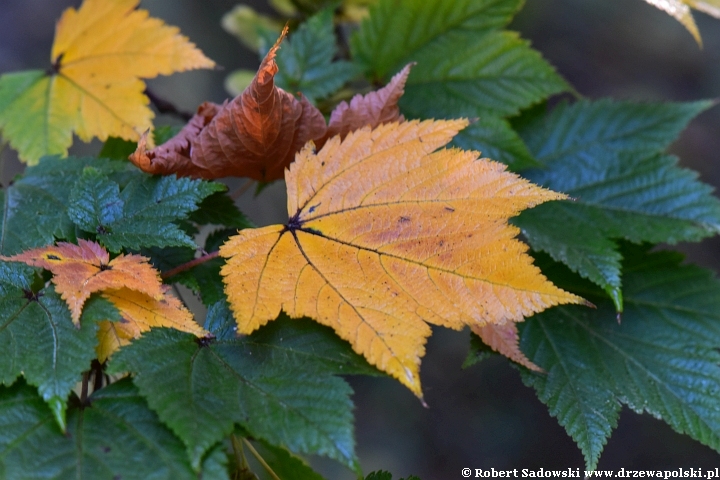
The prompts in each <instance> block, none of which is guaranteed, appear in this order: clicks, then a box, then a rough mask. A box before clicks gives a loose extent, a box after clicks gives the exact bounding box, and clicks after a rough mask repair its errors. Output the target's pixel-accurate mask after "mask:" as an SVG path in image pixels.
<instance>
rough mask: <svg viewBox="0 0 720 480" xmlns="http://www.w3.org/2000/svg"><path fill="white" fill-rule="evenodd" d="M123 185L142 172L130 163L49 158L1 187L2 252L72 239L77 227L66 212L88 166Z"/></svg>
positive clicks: (0, 224)
mask: <svg viewBox="0 0 720 480" xmlns="http://www.w3.org/2000/svg"><path fill="white" fill-rule="evenodd" d="M90 165H91V166H92V168H94V169H96V170H97V171H99V172H100V173H102V174H104V175H108V176H110V177H111V178H112V180H114V181H116V182H118V183H119V184H120V185H123V184H124V183H127V181H129V180H130V178H137V177H138V176H139V175H140V174H139V173H138V172H137V170H135V169H134V168H133V169H131V166H130V164H129V163H128V162H116V161H110V160H106V159H96V158H67V159H59V158H57V157H46V158H44V159H42V161H41V162H40V164H39V165H37V166H34V167H30V168H28V169H27V170H26V172H25V174H24V175H23V176H22V177H20V178H18V179H16V181H15V182H14V183H13V184H12V185H10V186H9V187H7V188H5V189H4V190H0V200H1V201H2V208H3V211H2V216H1V217H0V229H1V231H0V254H2V255H14V254H16V253H20V252H22V251H25V250H28V249H30V248H36V247H42V246H45V245H49V244H51V243H53V242H54V241H55V240H56V239H58V240H63V239H64V240H73V239H74V237H75V226H74V225H73V223H72V222H71V221H70V218H69V216H68V214H67V207H68V204H69V202H70V195H71V191H72V189H73V186H74V184H75V181H76V180H77V179H78V178H80V177H81V176H82V173H83V171H84V169H85V167H87V166H90Z"/></svg>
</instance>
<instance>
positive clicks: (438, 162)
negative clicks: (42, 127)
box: [2, 0, 584, 396]
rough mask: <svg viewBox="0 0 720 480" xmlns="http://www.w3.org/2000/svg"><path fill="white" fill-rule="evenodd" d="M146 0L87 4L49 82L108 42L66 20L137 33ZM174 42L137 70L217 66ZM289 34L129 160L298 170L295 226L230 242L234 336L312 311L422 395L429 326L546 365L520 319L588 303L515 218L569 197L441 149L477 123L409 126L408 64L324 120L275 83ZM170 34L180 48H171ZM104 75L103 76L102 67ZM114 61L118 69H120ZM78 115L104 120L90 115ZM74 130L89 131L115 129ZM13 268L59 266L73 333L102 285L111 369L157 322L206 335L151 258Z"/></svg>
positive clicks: (85, 245) (73, 256)
mask: <svg viewBox="0 0 720 480" xmlns="http://www.w3.org/2000/svg"><path fill="white" fill-rule="evenodd" d="M134 5H136V2H135V0H125V1H123V2H119V3H118V4H117V5H116V6H115V7H114V8H113V9H109V10H107V11H105V10H103V9H102V8H101V4H100V3H98V1H97V0H88V1H87V2H86V3H84V4H83V6H82V7H81V8H80V10H79V11H77V12H76V11H74V10H69V11H68V12H67V13H66V14H65V15H64V16H63V19H62V20H61V22H60V24H59V27H58V35H57V37H56V44H55V45H54V47H53V58H54V59H56V63H57V64H58V67H57V68H56V70H57V73H56V74H55V75H54V77H52V78H51V79H50V80H48V81H57V82H59V81H61V80H62V79H63V78H64V77H63V75H71V72H72V71H73V70H72V68H71V66H70V65H71V63H68V62H69V61H70V60H71V59H73V58H76V57H77V58H86V57H88V56H90V55H92V54H93V52H95V51H96V50H97V48H101V47H100V46H98V45H95V43H92V42H91V43H88V42H83V41H82V40H80V39H77V38H74V37H72V35H70V34H69V33H68V32H69V30H68V29H69V28H70V27H69V25H71V26H75V27H77V25H78V24H87V25H88V26H89V28H91V29H93V31H95V30H98V29H102V28H105V27H106V26H107V24H108V23H109V22H111V21H112V19H113V18H116V17H118V16H121V17H122V18H123V19H124V20H123V22H129V23H132V24H134V25H135V28H137V29H143V30H144V29H147V28H148V25H151V24H154V23H153V22H154V20H152V19H147V18H144V15H145V13H142V14H140V13H138V12H137V11H133V12H130V13H128V12H126V11H125V10H123V9H127V8H129V7H131V6H134ZM111 10H112V11H111ZM141 17H142V18H141ZM121 23H122V22H121ZM163 32H164V33H163ZM167 33H168V32H167V31H166V30H162V29H161V30H160V31H159V32H158V33H157V38H155V37H153V42H152V43H153V44H157V43H158V42H159V44H160V45H161V46H160V47H158V48H160V49H161V51H163V52H167V51H171V50H172V51H175V52H176V53H177V55H179V56H181V57H182V56H186V54H187V56H189V57H190V58H193V59H194V60H193V61H192V62H191V63H189V64H188V63H183V62H180V63H178V62H174V63H172V64H168V65H162V66H158V67H157V68H156V70H157V72H155V71H153V72H151V71H149V70H148V69H147V68H145V67H144V66H140V67H138V68H139V69H138V70H136V71H135V72H134V73H133V75H135V76H136V77H142V76H144V77H148V76H152V75H154V74H157V73H161V72H165V71H171V70H173V69H174V70H180V69H185V68H195V67H201V66H208V65H210V64H209V63H208V61H206V60H203V59H204V56H202V54H200V53H198V52H196V51H195V50H194V47H192V45H190V44H187V43H183V42H185V40H182V39H180V40H178V39H177V37H176V36H172V35H170V36H169V35H168V34H167ZM286 35H287V28H285V29H284V30H283V31H282V33H281V35H280V37H279V38H278V40H277V41H276V43H275V44H274V45H273V46H272V48H270V50H269V51H268V53H267V55H266V56H265V58H264V59H263V61H262V63H261V65H260V67H259V69H258V72H257V74H256V75H255V77H254V79H253V81H252V83H251V84H250V86H249V87H248V88H247V89H246V90H245V91H244V92H243V93H241V94H240V95H238V96H237V97H236V98H235V99H233V100H231V101H229V102H225V103H224V104H222V105H217V104H214V103H209V102H207V103H204V104H202V105H201V106H200V107H199V108H198V111H197V113H196V114H195V115H194V116H193V117H192V118H191V120H190V121H189V122H188V123H187V124H186V125H185V126H184V127H183V128H182V130H181V131H180V132H179V133H178V134H177V135H176V136H175V137H174V138H172V139H170V140H169V141H167V142H166V143H164V144H162V145H160V146H158V147H155V148H152V149H148V147H149V145H148V142H149V137H148V135H147V133H145V134H144V135H143V136H142V137H141V138H140V139H139V143H138V146H137V149H136V151H135V152H134V153H133V154H132V155H130V161H131V162H132V163H133V164H135V165H136V166H137V167H139V168H140V169H141V170H143V171H145V172H147V173H151V174H160V175H171V174H174V175H178V176H189V177H194V178H201V179H206V180H210V179H217V178H221V177H229V176H242V177H250V178H253V179H255V180H259V181H263V182H268V181H272V180H277V179H280V178H283V177H284V178H285V180H286V183H287V190H288V217H289V219H288V223H287V224H285V225H273V226H269V227H264V228H259V229H248V230H244V231H241V232H239V234H238V235H236V236H234V237H232V238H231V239H230V240H229V241H228V242H227V243H225V245H223V246H222V247H221V249H220V255H221V256H222V257H225V258H226V265H225V266H224V267H223V269H222V272H221V273H222V275H223V276H224V282H225V291H226V294H227V298H228V301H229V303H230V306H231V308H232V311H233V313H234V315H235V319H236V321H237V325H238V333H241V334H249V333H251V332H252V331H254V330H256V329H257V328H259V327H260V326H262V325H264V324H266V323H267V322H269V321H271V320H274V319H275V318H277V316H278V314H279V313H280V311H281V310H282V311H285V312H287V313H288V315H290V316H291V317H293V318H299V317H305V316H307V317H311V318H313V319H315V320H316V321H318V322H320V323H322V324H325V325H328V326H330V327H332V328H333V329H334V330H335V331H336V332H337V334H338V335H339V336H340V337H342V338H343V339H345V340H347V341H348V342H350V344H351V345H352V347H353V349H354V350H355V351H356V352H357V353H359V354H361V355H363V356H364V357H365V358H366V359H367V360H368V361H369V362H370V363H371V364H373V365H375V366H376V367H378V368H379V369H380V370H383V371H385V372H387V373H389V374H391V375H393V376H394V377H396V378H397V379H398V380H400V381H401V382H402V383H403V384H405V385H406V386H407V387H408V388H410V389H411V390H412V391H413V392H414V393H415V394H416V395H418V396H421V395H422V390H421V387H420V380H419V367H420V359H421V357H422V356H423V355H424V344H425V342H426V339H427V337H428V336H429V335H430V333H431V331H430V327H429V325H428V324H435V325H442V326H446V327H449V328H454V329H461V328H463V327H464V326H470V327H471V329H472V330H473V331H474V332H475V333H476V334H477V335H478V336H479V337H480V338H481V339H482V340H483V341H484V342H485V343H487V344H488V345H489V346H490V347H491V348H493V349H495V350H496V351H498V352H500V353H501V354H503V355H506V356H507V357H509V358H511V359H513V360H515V361H517V362H519V363H521V364H523V365H525V366H526V367H528V368H530V369H532V370H540V369H539V368H538V367H537V366H536V365H534V364H533V363H532V362H530V360H528V359H527V358H526V357H525V356H524V355H523V353H522V352H521V351H520V349H519V347H518V332H517V329H516V327H515V322H518V321H521V320H522V319H523V318H524V317H525V316H528V315H532V314H533V313H536V312H539V311H542V310H544V309H545V308H547V307H550V306H553V305H558V304H564V303H584V300H583V299H581V298H580V297H578V296H576V295H573V294H570V293H568V292H565V291H563V290H561V289H559V288H557V287H555V286H554V285H553V284H552V283H550V282H549V281H548V280H547V279H546V278H545V277H544V276H543V275H542V273H541V272H540V270H539V269H538V268H537V267H535V266H534V265H533V262H532V258H531V257H530V256H529V255H528V254H527V249H528V247H527V246H526V245H525V244H523V243H522V242H520V241H518V240H517V239H516V238H515V237H516V236H517V234H518V233H519V230H518V228H517V227H514V226H511V225H509V224H508V219H509V218H510V217H512V216H515V215H517V214H518V213H519V212H520V211H522V210H524V209H526V208H529V207H532V206H535V205H537V204H540V203H543V202H546V201H549V200H558V199H563V198H566V196H565V195H563V194H560V193H556V192H552V191H550V190H546V189H543V188H541V187H538V186H535V185H533V184H531V183H530V182H528V181H527V180H524V179H522V178H521V177H519V176H517V175H515V174H512V173H509V172H507V171H506V167H505V166H504V165H503V164H500V163H497V162H494V161H491V160H488V159H481V158H480V156H479V153H478V152H473V151H463V150H458V149H442V147H444V146H445V145H446V144H447V143H448V142H449V141H450V140H451V139H452V138H453V137H454V136H455V135H456V134H457V133H458V132H459V131H460V130H461V129H463V128H465V127H466V126H467V125H468V121H467V120H447V121H431V120H428V121H422V122H420V121H405V119H404V117H403V116H402V115H401V114H400V110H399V108H398V101H399V100H400V97H401V96H402V94H403V92H404V87H405V83H406V80H407V78H408V75H409V73H410V68H411V64H409V65H406V66H405V67H404V68H402V69H401V70H400V71H399V72H398V73H397V74H396V75H395V76H394V77H392V79H391V80H390V82H389V83H388V84H387V85H386V86H385V87H383V88H381V89H379V90H377V91H374V92H370V93H368V94H366V95H356V96H355V97H353V98H352V99H351V100H350V102H342V103H340V104H339V105H338V106H337V107H336V108H335V109H334V110H333V111H332V113H331V115H330V120H329V122H328V123H326V122H325V119H324V117H323V115H322V114H321V112H320V111H319V110H318V109H317V108H315V107H314V106H313V105H312V104H311V103H310V102H309V101H308V100H307V99H306V98H304V97H302V96H300V98H299V99H298V98H296V97H295V96H294V95H293V94H291V93H288V92H286V91H284V90H283V89H281V88H279V87H277V86H276V85H275V82H274V78H275V75H276V74H277V73H278V65H277V63H276V61H275V58H276V54H277V51H278V49H279V48H280V44H281V42H282V40H283V39H284V38H285V36H286ZM160 39H162V41H160ZM178 41H179V43H178ZM166 42H170V43H171V44H173V45H175V47H172V48H170V47H163V45H165V43H166ZM124 45H125V43H124V42H123V41H122V39H119V40H117V41H116V42H114V43H113V44H112V45H111V46H110V47H107V48H110V49H111V50H112V52H111V53H112V54H121V53H122V52H124V49H125V47H124ZM102 48H106V46H105V45H103V46H102ZM173 48H174V49H175V50H173ZM168 49H169V50H168ZM183 52H185V53H183ZM111 63H112V62H111ZM103 65H104V64H103ZM103 65H97V64H93V68H96V69H100V71H101V72H105V70H103V68H105V67H103ZM108 65H110V64H108ZM112 65H113V69H112V72H114V69H117V65H116V64H114V63H112ZM143 65H144V63H143ZM108 68H109V67H108ZM112 72H111V71H108V72H106V73H108V74H110V73H112ZM140 84H141V82H139V83H138V82H135V83H133V85H134V86H135V87H134V88H140V86H141V85H140ZM131 97H133V96H132V95H130V94H129V93H128V94H127V95H125V96H124V97H123V98H122V101H123V102H128V103H133V101H132V100H133V98H135V97H136V95H135V97H133V98H131ZM135 100H137V98H135ZM135 103H137V102H135ZM82 115H85V117H83V118H85V119H86V120H87V119H89V118H93V115H92V114H90V113H88V111H85V112H84V113H82ZM132 118H134V117H132ZM100 124H101V125H103V124H104V123H103V122H100ZM132 125H133V128H134V130H133V131H136V130H137V127H145V126H147V125H146V124H145V123H143V122H141V121H139V120H136V121H133V122H132ZM78 128H81V127H78ZM77 131H78V133H80V134H81V135H80V136H81V137H83V138H84V137H87V136H92V135H96V136H99V137H101V138H104V137H105V136H107V135H109V134H114V133H117V132H119V130H112V129H107V130H104V131H102V132H101V131H87V132H85V133H84V134H83V132H84V130H82V128H81V129H80V130H77ZM123 132H124V133H122V134H121V135H120V136H123V137H124V138H130V137H131V135H130V133H129V130H128V131H125V130H123ZM438 149H440V150H438ZM293 161H294V163H292V162H293ZM288 167H289V168H288ZM2 259H3V260H6V261H16V262H24V263H27V264H29V265H33V266H37V267H41V268H44V269H47V270H49V271H51V272H52V273H53V274H54V276H53V279H52V281H53V282H54V283H55V285H56V286H57V291H58V293H60V295H61V297H62V299H64V300H65V301H66V302H67V304H68V306H69V308H70V310H71V313H72V320H73V322H75V323H76V324H78V322H79V319H80V315H81V312H82V307H83V304H84V303H85V301H86V300H87V299H88V297H89V296H90V295H91V294H93V293H95V292H99V293H100V294H101V295H102V296H103V297H105V298H106V299H108V300H109V301H110V302H112V303H113V304H114V305H115V307H116V308H117V309H118V310H119V312H120V315H121V318H122V320H121V321H120V322H109V321H106V322H103V323H102V324H101V326H100V329H99V338H100V343H99V345H98V347H97V354H98V357H99V359H100V360H105V359H106V358H107V357H108V356H109V355H110V354H111V353H112V352H113V351H114V350H116V349H117V348H119V347H120V346H122V345H124V344H127V343H128V342H129V341H130V340H131V339H134V338H138V337H139V336H140V335H141V333H142V332H144V331H147V330H149V329H150V327H153V326H172V327H174V328H177V329H180V330H184V331H187V332H190V333H193V334H195V335H197V336H203V335H207V332H206V331H205V330H203V329H202V328H200V327H199V326H198V325H197V324H196V323H195V322H194V321H193V319H192V315H191V314H190V313H189V312H188V311H187V310H186V309H185V308H184V307H183V306H182V305H181V303H180V302H179V301H178V300H177V299H176V298H175V297H173V296H171V295H169V294H168V292H167V290H168V287H166V286H163V285H162V283H161V281H160V279H159V276H158V272H157V271H156V270H154V269H153V268H152V267H151V266H150V265H149V263H148V262H147V259H146V258H144V257H140V256H138V255H119V256H117V257H116V258H114V259H113V260H110V259H109V255H108V253H107V251H105V250H104V249H103V248H102V247H101V246H100V245H98V244H96V243H93V242H89V241H86V240H80V241H79V244H78V245H72V244H67V243H60V244H58V245H57V246H47V247H44V248H38V249H31V250H28V251H26V252H24V253H22V254H19V255H15V256H12V257H2Z"/></svg>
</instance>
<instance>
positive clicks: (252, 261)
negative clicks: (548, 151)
mask: <svg viewBox="0 0 720 480" xmlns="http://www.w3.org/2000/svg"><path fill="white" fill-rule="evenodd" d="M467 124H468V122H467V121H466V120H448V121H424V122H418V121H410V122H404V123H390V124H385V125H382V126H380V127H377V128H375V129H370V128H363V129H361V130H358V131H356V132H353V133H350V134H349V135H348V136H347V137H346V139H345V140H344V141H342V142H341V141H340V139H339V138H337V137H334V138H332V139H330V140H329V141H328V142H327V143H326V144H325V146H324V147H323V149H322V150H320V151H319V152H318V153H314V149H313V146H312V144H310V145H308V146H306V147H305V148H303V150H302V151H301V152H300V153H299V154H298V156H297V159H296V160H295V163H293V164H292V165H291V166H290V169H289V170H288V171H287V173H286V176H285V180H286V183H287V191H288V212H289V217H290V218H289V220H288V223H287V224H286V225H273V226H269V227H264V228H259V229H252V230H243V231H241V232H239V234H238V235H237V236H234V237H232V238H231V239H230V240H229V241H228V242H227V243H226V244H225V245H223V246H222V247H221V249H220V255H221V256H223V257H226V258H227V263H226V265H225V266H224V267H223V269H222V274H223V275H224V276H225V279H224V281H225V290H226V293H227V295H228V299H229V302H230V304H231V307H232V310H233V313H234V315H235V318H236V320H237V324H238V332H239V333H250V332H252V331H253V330H255V329H257V328H259V327H260V326H262V325H264V324H265V323H267V322H268V321H270V320H273V319H275V318H276V317H277V316H278V314H279V313H280V310H284V311H285V312H287V313H288V315H290V316H291V317H294V318H297V317H303V316H307V317H311V318H314V319H315V320H317V321H318V322H320V323H322V324H325V325H328V326H330V327H332V328H333V329H335V331H336V332H337V333H338V335H339V336H340V337H342V338H344V339H345V340H347V341H349V342H350V343H351V344H352V346H353V348H354V350H355V351H356V352H358V353H360V354H362V355H364V356H365V357H366V358H367V359H368V361H369V362H370V363H372V364H373V365H375V366H377V367H378V368H380V369H381V370H383V371H386V372H388V373H390V374H391V375H393V376H394V377H396V378H397V379H398V380H400V381H401V382H402V383H403V384H405V385H406V386H407V387H408V388H410V389H411V390H412V391H413V392H414V393H415V394H417V395H421V388H420V380H419V365H420V358H421V357H422V356H423V355H424V350H425V349H424V344H425V341H426V338H427V337H428V336H429V335H430V333H431V331H430V327H429V325H428V323H431V324H435V325H443V326H446V327H450V328H455V329H460V328H463V327H464V326H465V325H471V326H472V325H475V326H482V325H486V324H505V323H507V322H517V321H521V320H522V319H523V317H525V316H527V315H531V314H533V313H535V312H539V311H541V310H543V309H545V308H547V307H549V306H552V305H557V304H563V303H584V300H583V299H581V298H580V297H578V296H576V295H573V294H571V293H568V292H565V291H563V290H561V289H559V288H557V287H555V286H554V285H553V284H552V283H550V282H549V281H548V280H547V279H546V278H545V277H544V276H543V275H542V273H541V272H540V270H539V269H538V268H537V267H535V266H534V265H533V263H532V258H531V257H530V256H529V255H527V253H526V252H527V246H526V245H525V244H524V243H522V242H520V241H518V240H517V239H516V238H515V237H516V235H517V234H518V233H519V230H518V229H517V228H516V227H514V226H512V225H509V224H508V222H507V220H508V218H509V217H511V216H514V215H517V214H518V213H519V212H520V211H521V210H523V209H525V208H528V207H531V206H534V205H537V204H539V203H542V202H545V201H548V200H556V199H562V198H566V197H565V195H563V194H560V193H556V192H552V191H549V190H546V189H543V188H541V187H538V186H536V185H533V184H531V183H530V182H528V181H526V180H524V179H522V178H520V177H519V176H517V175H515V174H512V173H509V172H506V170H505V166H504V165H502V164H500V163H497V162H493V161H490V160H486V159H479V158H478V153H477V152H468V151H462V150H458V149H448V150H439V151H437V152H435V150H436V149H438V148H439V147H442V146H444V145H445V144H447V142H449V141H450V140H451V139H452V137H453V136H454V135H455V134H457V132H458V131H459V130H460V129H462V128H464V127H465V126H467Z"/></svg>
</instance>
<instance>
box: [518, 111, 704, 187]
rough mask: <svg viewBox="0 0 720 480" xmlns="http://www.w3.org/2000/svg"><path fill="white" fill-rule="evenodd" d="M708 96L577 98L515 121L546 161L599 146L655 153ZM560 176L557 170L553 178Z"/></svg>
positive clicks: (578, 157) (572, 156) (607, 149)
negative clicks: (677, 98)
mask: <svg viewBox="0 0 720 480" xmlns="http://www.w3.org/2000/svg"><path fill="white" fill-rule="evenodd" d="M712 105H713V102H711V101H700V102H689V103H670V102H666V103H637V102H629V101H613V100H598V101H594V102H591V101H585V100H584V101H579V102H577V103H575V104H572V105H568V104H567V103H564V104H560V105H558V107H557V108H555V109H554V110H553V111H552V112H549V113H548V114H547V115H545V116H539V117H536V118H535V119H534V120H532V121H528V122H527V123H525V124H524V125H522V126H520V128H519V132H520V134H521V136H522V137H523V139H524V140H525V142H526V143H527V145H528V147H529V148H530V150H531V151H532V152H533V154H534V155H535V158H537V160H539V161H540V162H541V163H543V164H546V165H548V166H554V165H555V164H556V163H557V162H560V163H562V164H565V163H571V162H573V161H576V160H582V159H583V158H584V157H587V156H588V155H590V154H592V153H595V152H597V151H600V152H627V153H631V152H638V153H639V152H645V153H660V152H662V151H664V150H665V148H667V147H668V146H669V145H670V144H671V143H672V142H674V141H675V139H676V138H677V137H678V135H680V132H682V131H683V130H684V129H685V127H686V126H687V124H688V123H689V122H690V120H692V119H693V118H695V117H696V116H697V115H698V114H699V113H700V112H702V111H704V110H706V109H707V108H709V107H711V106H712ZM559 179H560V177H559V176H558V180H559Z"/></svg>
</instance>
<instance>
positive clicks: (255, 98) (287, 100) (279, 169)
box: [130, 28, 411, 182]
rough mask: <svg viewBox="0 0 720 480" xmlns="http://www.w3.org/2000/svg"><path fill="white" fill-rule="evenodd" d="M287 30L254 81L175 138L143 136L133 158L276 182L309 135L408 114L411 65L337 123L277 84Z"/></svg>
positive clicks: (184, 172) (320, 141)
mask: <svg viewBox="0 0 720 480" xmlns="http://www.w3.org/2000/svg"><path fill="white" fill-rule="evenodd" d="M286 34H287V28H286V29H285V30H283V32H282V34H281V35H280V38H279V39H278V40H277V42H276V43H275V45H274V46H273V47H272V48H271V49H270V51H269V52H268V54H267V55H266V56H265V59H264V60H263V61H262V64H261V65H260V68H259V69H258V72H257V74H256V75H255V78H254V79H253V82H252V83H251V84H250V86H249V87H248V88H247V89H246V90H245V91H244V92H243V93H242V94H240V95H239V96H237V97H236V98H235V99H233V100H232V101H230V102H226V103H225V104H223V105H217V104H214V103H209V102H206V103H203V104H202V105H201V106H200V107H199V108H198V111H197V113H196V114H195V116H193V118H192V119H191V120H190V122H188V124H187V125H185V127H184V128H183V129H182V130H181V131H180V132H179V133H178V134H177V135H176V136H175V137H173V138H172V139H171V140H169V141H168V142H166V143H164V144H163V145H160V146H158V147H156V148H154V149H152V150H148V149H147V137H146V136H143V138H142V139H141V140H140V142H139V143H138V147H137V150H136V151H135V153H133V154H132V155H130V161H131V162H132V163H134V164H135V165H136V166H137V167H138V168H140V169H141V170H143V171H144V172H147V173H152V174H160V175H170V174H177V175H180V176H188V177H193V178H203V179H206V180H211V179H216V178H222V177H249V178H252V179H255V180H258V181H263V182H268V181H272V180H278V179H280V178H282V177H283V175H284V171H285V168H287V166H288V165H290V163H291V162H292V161H293V160H294V158H295V155H296V153H297V152H298V151H300V148H302V146H303V145H305V144H306V143H307V142H308V141H311V140H312V141H313V142H314V143H315V145H316V146H317V147H318V148H320V147H322V146H323V145H324V144H325V142H326V141H327V140H328V139H329V138H331V137H333V136H335V135H340V136H341V138H345V136H347V134H348V133H349V132H351V131H354V130H357V129H359V128H362V127H366V126H369V127H371V128H373V127H377V126H379V125H382V124H384V123H389V122H395V121H402V120H403V117H402V115H400V109H399V108H398V101H399V100H400V97H401V96H402V94H403V92H404V88H405V81H406V80H407V77H408V75H409V73H410V67H411V65H407V66H406V67H405V68H403V69H402V70H401V71H400V72H399V73H397V74H396V75H395V76H394V77H393V78H392V80H391V81H390V83H388V85H386V86H385V87H383V88H381V89H380V90H378V91H376V92H370V93H368V94H366V95H356V96H355V97H353V98H352V100H351V101H350V103H347V102H342V103H341V104H339V105H338V106H337V107H336V108H335V110H333V112H332V113H331V115H330V124H329V125H325V119H324V118H323V116H322V114H321V113H320V111H319V110H317V109H316V108H315V107H314V106H313V105H312V104H310V102H308V101H307V100H306V99H305V98H304V97H302V98H300V100H297V99H296V98H295V97H293V96H292V95H291V94H289V93H287V92H285V91H284V90H282V89H281V88H279V87H276V86H275V83H274V77H275V74H276V73H277V71H278V67H277V64H276V62H275V55H276V52H277V50H278V48H280V43H281V42H282V40H283V38H284V37H285V35H286Z"/></svg>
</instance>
